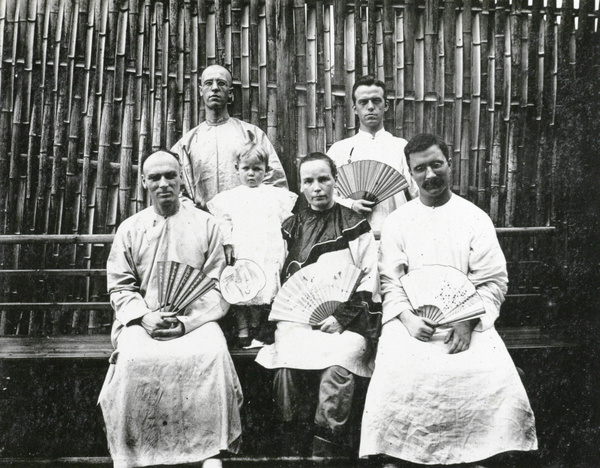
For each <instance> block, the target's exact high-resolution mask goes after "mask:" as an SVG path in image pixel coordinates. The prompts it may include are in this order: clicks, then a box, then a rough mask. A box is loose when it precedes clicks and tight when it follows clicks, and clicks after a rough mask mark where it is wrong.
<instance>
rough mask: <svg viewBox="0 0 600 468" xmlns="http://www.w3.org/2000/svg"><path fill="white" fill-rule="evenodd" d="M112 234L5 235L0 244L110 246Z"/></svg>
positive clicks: (2, 236)
mask: <svg viewBox="0 0 600 468" xmlns="http://www.w3.org/2000/svg"><path fill="white" fill-rule="evenodd" d="M114 237H115V236H114V234H7V235H0V244H110V243H112V241H113V239H114Z"/></svg>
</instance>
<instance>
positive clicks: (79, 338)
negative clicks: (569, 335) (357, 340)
mask: <svg viewBox="0 0 600 468" xmlns="http://www.w3.org/2000/svg"><path fill="white" fill-rule="evenodd" d="M498 333H500V336H502V339H503V340H504V343H505V344H506V347H507V348H508V349H542V348H569V347H574V346H576V344H575V343H568V342H563V341H557V340H554V339H552V338H551V337H549V336H548V335H546V334H544V333H542V332H541V331H540V329H539V328H537V327H507V328H501V329H499V330H498ZM112 351H113V347H112V344H111V341H110V336H109V335H63V336H47V337H29V336H3V337H0V359H77V358H82V359H108V357H109V356H110V354H111V353H112ZM229 352H230V353H231V356H232V357H233V358H234V359H236V360H246V361H249V360H254V358H255V357H256V354H257V353H258V349H256V348H255V349H237V348H232V349H230V351H229Z"/></svg>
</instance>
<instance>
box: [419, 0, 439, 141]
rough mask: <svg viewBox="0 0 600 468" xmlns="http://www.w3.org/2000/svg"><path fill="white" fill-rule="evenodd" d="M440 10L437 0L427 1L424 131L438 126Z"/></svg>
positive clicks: (432, 131) (424, 49)
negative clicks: (437, 77)
mask: <svg viewBox="0 0 600 468" xmlns="http://www.w3.org/2000/svg"><path fill="white" fill-rule="evenodd" d="M438 11H439V2H438V1H437V0H435V1H431V2H426V3H425V13H424V32H423V34H424V35H423V90H422V92H423V101H424V103H423V104H424V108H423V127H422V129H423V131H425V132H427V133H436V130H437V127H438V123H437V121H438V114H437V112H438V105H439V94H438V89H437V81H436V76H437V73H438V70H436V67H437V65H438V63H439V60H438V59H437V51H436V47H437V46H438V44H439V42H438V32H437V28H438V22H439V20H438Z"/></svg>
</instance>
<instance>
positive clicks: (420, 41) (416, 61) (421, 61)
mask: <svg viewBox="0 0 600 468" xmlns="http://www.w3.org/2000/svg"><path fill="white" fill-rule="evenodd" d="M426 66H427V64H426V63H425V26H424V18H423V16H421V15H419V17H418V18H417V22H416V32H415V48H414V55H413V74H414V75H413V76H414V93H415V94H414V96H415V100H414V109H415V114H414V116H415V117H414V118H415V121H414V126H415V133H423V128H424V126H423V124H424V122H423V119H424V114H425V67H426Z"/></svg>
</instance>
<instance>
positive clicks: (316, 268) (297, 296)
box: [269, 263, 363, 326]
mask: <svg viewBox="0 0 600 468" xmlns="http://www.w3.org/2000/svg"><path fill="white" fill-rule="evenodd" d="M362 276H363V272H362V271H361V270H360V269H359V268H357V267H355V266H354V265H342V266H339V267H336V268H332V267H328V266H326V265H323V264H321V263H314V264H312V265H308V266H306V267H304V268H302V269H301V270H299V271H297V272H296V273H294V274H293V275H292V276H291V277H290V278H289V279H288V280H287V281H286V282H285V284H284V285H283V286H282V287H281V289H280V290H279V293H278V294H277V296H275V300H274V301H273V306H272V308H271V313H270V315H269V320H272V321H275V320H280V321H287V322H297V323H304V324H308V325H312V326H315V325H318V324H319V323H321V322H322V321H323V320H325V319H326V318H327V317H329V316H330V315H331V314H333V313H334V312H335V309H336V308H337V307H338V306H339V305H340V304H341V303H342V302H346V301H347V300H349V299H350V297H351V296H352V294H353V293H354V291H355V290H356V287H357V286H358V283H359V281H360V279H361V278H362Z"/></svg>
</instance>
